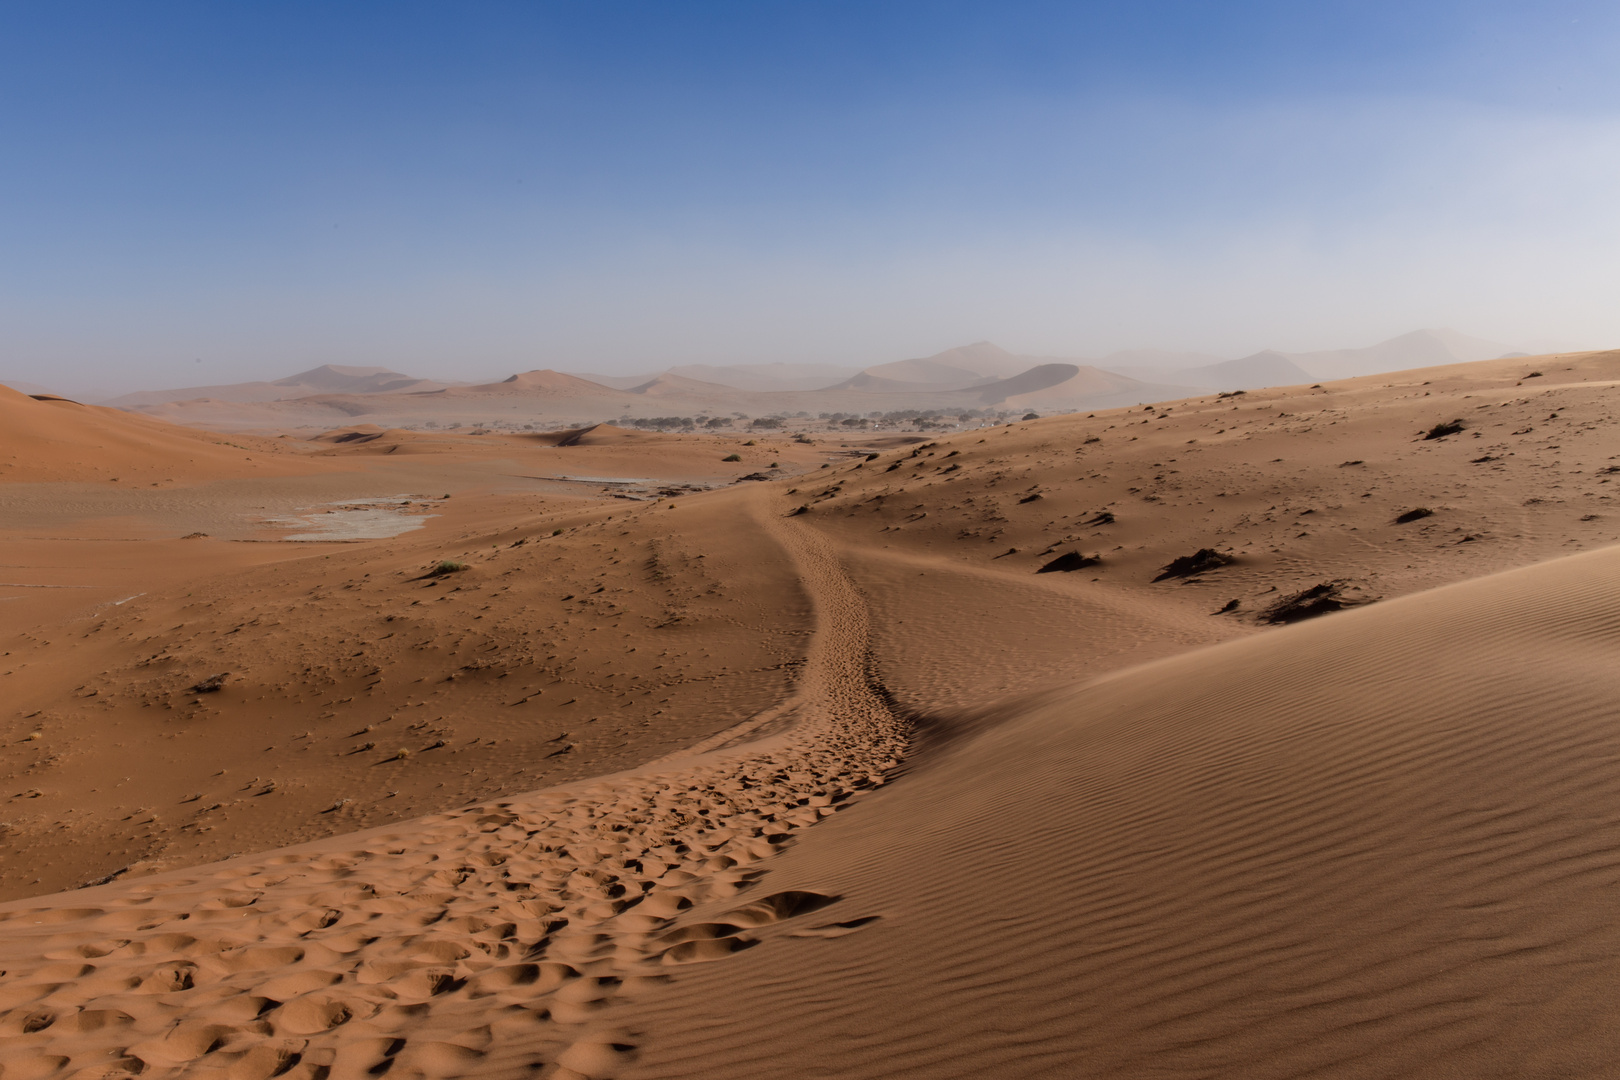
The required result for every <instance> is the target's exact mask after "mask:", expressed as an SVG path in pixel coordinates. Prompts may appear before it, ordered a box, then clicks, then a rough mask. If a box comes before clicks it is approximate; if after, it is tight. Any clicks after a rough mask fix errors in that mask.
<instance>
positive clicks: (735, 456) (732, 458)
mask: <svg viewBox="0 0 1620 1080" xmlns="http://www.w3.org/2000/svg"><path fill="white" fill-rule="evenodd" d="M720 460H721V461H741V460H742V455H741V454H727V455H726V456H725V457H723V458H721V459H720Z"/></svg>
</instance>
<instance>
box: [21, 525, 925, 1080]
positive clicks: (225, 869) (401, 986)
mask: <svg viewBox="0 0 1620 1080" xmlns="http://www.w3.org/2000/svg"><path fill="white" fill-rule="evenodd" d="M771 532H772V534H773V535H774V536H776V537H777V538H778V539H779V540H781V541H782V542H783V543H784V544H785V546H787V547H788V549H789V551H790V553H791V555H792V557H793V558H794V559H795V562H796V563H797V564H798V565H799V566H800V567H801V569H802V570H803V571H804V578H805V581H806V584H807V586H808V587H809V590H810V593H811V595H812V597H813V598H814V599H815V604H816V615H817V623H818V629H819V631H820V632H819V633H818V634H817V636H816V643H815V645H814V647H813V648H812V649H811V651H810V655H809V659H808V663H807V666H806V669H805V672H804V675H803V678H802V679H801V680H800V683H799V686H798V689H797V692H796V694H795V697H794V699H793V703H792V707H793V710H794V711H795V712H796V713H797V714H798V715H799V720H798V722H797V723H796V724H795V725H794V726H793V727H792V729H791V730H790V731H789V732H787V733H785V734H782V735H779V736H776V737H774V738H772V739H769V740H767V741H765V742H763V743H759V744H754V745H749V746H747V747H745V748H743V749H739V750H732V751H718V752H711V753H709V754H707V755H698V756H696V757H689V758H688V759H687V760H685V761H684V762H681V763H679V764H675V763H670V764H669V765H666V766H665V767H663V768H661V769H653V770H641V771H638V772H635V773H631V774H626V775H624V776H621V777H616V778H607V779H604V780H600V781H596V782H594V783H591V784H589V785H582V786H581V787H580V788H579V789H577V790H568V789H563V790H554V791H551V792H547V793H543V794H539V795H535V796H528V797H523V798H515V799H510V800H501V801H498V802H495V803H490V804H486V805H482V806H477V807H473V808H469V809H466V810H463V811H460V812H458V813H457V814H454V815H448V816H443V817H438V818H429V819H425V820H421V821H417V822H413V823H411V824H410V825H409V826H407V827H405V828H402V829H390V830H381V831H372V832H370V833H367V834H361V835H359V836H355V837H351V838H344V839H343V840H341V841H338V842H327V843H326V844H325V845H322V846H321V847H319V848H317V849H314V850H310V851H296V850H295V851H286V852H281V853H277V854H275V855H273V856H270V857H268V858H258V859H255V858H251V857H250V858H245V859H236V860H232V861H230V862H229V863H226V864H222V865H220V866H218V867H217V868H210V869H209V870H206V871H204V872H203V873H193V874H185V873H181V874H171V875H167V876H161V877H157V878H151V879H147V880H145V881H142V882H139V883H138V884H130V885H110V886H104V887H101V888H99V889H94V890H89V891H86V892H83V893H82V894H80V895H79V896H77V897H75V898H74V906H73V907H64V906H61V905H51V906H44V907H41V906H38V905H35V904H29V903H23V904H14V905H10V906H9V908H0V922H3V923H4V924H6V930H7V934H6V938H5V942H4V944H0V964H4V965H5V969H6V973H5V982H4V984H3V986H4V988H3V990H0V993H3V994H4V997H3V998H0V1003H3V1005H4V1007H5V1009H6V1011H5V1012H4V1014H3V1015H0V1025H3V1026H4V1027H5V1028H6V1029H7V1030H9V1031H10V1032H11V1033H12V1035H13V1038H11V1039H8V1040H7V1046H6V1049H5V1050H4V1051H0V1064H3V1066H4V1068H5V1070H6V1073H5V1074H6V1075H8V1076H9V1075H11V1074H12V1073H13V1072H16V1073H18V1074H34V1073H38V1072H40V1071H42V1070H43V1071H44V1072H55V1071H61V1070H68V1071H70V1072H75V1073H76V1072H79V1071H82V1070H85V1069H90V1070H95V1071H96V1073H97V1075H102V1076H112V1075H118V1074H120V1073H123V1074H126V1075H133V1074H140V1075H143V1076H153V1075H156V1076H161V1075H167V1074H168V1071H169V1070H186V1071H193V1070H198V1071H212V1070H214V1069H218V1070H221V1071H225V1072H227V1074H228V1075H229V1076H230V1077H232V1080H242V1078H247V1077H269V1076H272V1075H289V1076H295V1077H306V1076H307V1077H318V1076H324V1075H330V1076H332V1077H334V1078H339V1080H341V1078H343V1077H349V1076H354V1077H360V1076H367V1075H376V1074H378V1073H379V1072H381V1071H384V1070H387V1071H389V1072H391V1073H397V1074H398V1075H400V1076H442V1075H454V1074H456V1073H458V1072H461V1071H464V1070H466V1069H469V1068H477V1070H478V1071H479V1072H480V1074H484V1075H512V1076H529V1075H533V1074H534V1072H533V1070H534V1069H535V1068H537V1067H542V1066H554V1067H552V1068H549V1069H548V1071H547V1075H549V1076H552V1077H555V1078H557V1080H567V1078H570V1077H577V1076H586V1077H596V1076H610V1075H614V1074H615V1073H616V1072H617V1071H618V1070H619V1069H620V1068H622V1067H623V1066H624V1065H626V1064H628V1063H629V1062H630V1061H631V1060H633V1056H634V1053H635V1051H636V1046H637V1036H636V1034H635V1033H634V1031H633V1030H626V1029H621V1028H602V1027H601V1026H600V1025H598V1024H595V1023H593V1021H594V1020H595V1018H596V1016H597V1014H598V1013H599V1012H600V1011H601V1010H602V1009H604V1008H606V1007H607V1006H608V1005H610V1004H611V1002H612V1001H614V1000H616V999H617V998H619V997H621V996H624V995H631V996H634V995H635V994H636V993H638V992H644V991H645V990H646V989H647V988H648V987H649V986H651V985H655V984H659V983H662V982H664V981H667V980H668V979H669V978H670V975H669V972H671V971H672V970H677V969H679V968H680V967H681V966H683V965H686V964H692V963H699V962H704V961H712V960H719V959H724V958H726V957H729V956H730V955H732V954H733V953H738V952H741V951H743V950H745V949H748V948H750V947H752V946H754V945H756V944H759V942H760V939H759V937H758V936H757V932H758V931H760V930H762V929H766V928H771V927H774V925H775V924H777V923H780V922H782V921H784V920H793V919H797V918H798V917H800V916H803V915H807V914H810V913H812V912H817V911H819V910H820V909H822V908H824V907H827V906H830V905H832V904H835V903H836V902H837V900H838V897H836V896H834V895H828V894H823V893H816V892H813V891H804V890H795V891H784V892H774V893H767V890H766V889H764V888H763V887H760V884H759V879H760V878H761V877H762V876H764V875H763V874H762V872H761V871H759V870H750V869H746V868H747V867H750V866H751V865H753V864H757V863H759V862H760V861H761V860H763V859H768V858H769V857H770V856H771V855H773V854H774V853H775V852H776V851H777V850H779V849H780V848H781V847H782V846H783V845H785V844H787V843H789V842H790V841H791V840H792V838H793V834H794V832H795V830H797V829H799V828H802V827H804V826H807V825H810V824H814V823H815V822H817V821H818V820H820V819H821V818H822V817H824V816H826V815H829V814H832V813H835V812H836V811H837V810H839V809H841V808H843V807H844V806H846V805H848V800H849V799H850V797H851V796H852V795H854V794H855V793H856V792H858V791H860V790H862V789H864V788H868V787H871V786H874V785H877V784H880V783H881V782H882V781H883V779H884V775H885V773H886V772H887V771H888V770H890V769H892V768H894V766H895V765H896V764H897V763H898V758H899V756H900V755H901V754H902V753H903V750H904V744H905V738H906V736H905V726H904V723H903V721H902V720H900V719H899V718H898V717H897V716H895V715H894V713H893V712H892V710H891V709H890V708H889V706H888V705H887V703H886V702H885V701H884V700H883V698H882V695H881V694H880V693H878V692H877V691H876V690H875V689H874V688H873V687H872V686H871V685H870V682H869V668H868V657H867V649H866V625H865V617H864V608H863V605H862V604H861V602H860V599H859V597H858V595H856V593H855V591H854V589H853V587H852V586H851V584H850V583H849V581H848V579H847V577H845V576H844V575H843V573H842V571H841V569H840V568H839V567H838V564H837V561H836V559H835V558H834V557H832V556H831V554H830V553H829V550H828V548H827V546H826V544H825V542H824V541H820V540H819V539H818V538H816V537H814V536H813V535H812V534H810V533H808V531H805V530H801V529H798V528H796V527H795V526H792V525H790V524H784V523H773V527H772V529H771ZM716 898H725V899H731V898H736V903H737V906H735V907H734V908H731V909H729V910H727V911H725V912H723V913H722V914H721V916H720V917H719V919H718V920H717V921H709V922H697V923H693V922H686V923H685V924H684V925H681V926H679V927H678V928H676V929H671V926H672V924H673V923H674V922H675V921H677V917H678V916H679V914H680V912H681V911H682V910H683V909H685V908H687V907H690V906H692V905H693V904H695V903H696V904H701V903H704V902H706V901H711V900H714V899H716ZM424 902H426V904H427V905H429V906H428V907H424ZM797 925H803V924H802V923H799V924H797ZM860 925H862V924H861V923H860V922H859V921H857V920H845V921H844V922H842V923H839V922H834V923H827V924H824V925H822V926H820V927H815V928H811V929H812V931H813V932H815V933H818V934H821V935H824V936H832V935H837V934H840V933H843V932H846V931H853V930H854V929H857V928H859V926H860ZM36 928H39V929H36Z"/></svg>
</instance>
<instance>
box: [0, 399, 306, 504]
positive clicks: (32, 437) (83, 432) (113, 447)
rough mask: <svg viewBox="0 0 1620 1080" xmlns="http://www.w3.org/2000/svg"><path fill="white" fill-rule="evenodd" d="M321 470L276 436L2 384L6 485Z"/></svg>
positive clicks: (0, 475)
mask: <svg viewBox="0 0 1620 1080" xmlns="http://www.w3.org/2000/svg"><path fill="white" fill-rule="evenodd" d="M320 468H321V466H320V465H318V464H313V463H310V462H308V461H307V460H299V455H298V453H297V452H296V451H295V450H293V449H292V448H290V447H286V446H283V445H280V444H279V443H278V442H277V441H276V440H271V439H262V438H255V437H252V436H231V437H226V436H223V435H215V434H213V433H212V432H202V431H195V430H192V429H189V428H182V427H176V426H175V425H173V424H167V423H164V422H162V421H159V420H152V419H148V418H147V417H144V416H134V415H131V414H129V413H125V412H120V411H119V410H117V409H105V408H101V407H99V406H94V405H81V404H79V403H78V402H74V401H68V400H66V399H62V398H52V399H48V400H44V401H39V400H35V399H34V398H31V397H29V396H28V395H26V394H19V393H18V392H17V391H15V390H12V389H11V388H10V387H7V386H0V483H18V482H23V483H27V482H38V481H47V480H117V481H120V482H122V483H125V484H135V483H147V484H150V483H166V482H167V483H172V482H175V481H176V480H180V481H184V482H196V481H198V480H204V479H211V478H216V477H220V476H249V475H257V476H285V475H292V474H297V473H307V472H315V471H318V470H319V469H320Z"/></svg>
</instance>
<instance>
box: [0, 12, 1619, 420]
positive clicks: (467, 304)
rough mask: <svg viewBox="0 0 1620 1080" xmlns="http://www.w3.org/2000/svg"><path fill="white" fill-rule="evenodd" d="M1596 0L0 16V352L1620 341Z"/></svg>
mask: <svg viewBox="0 0 1620 1080" xmlns="http://www.w3.org/2000/svg"><path fill="white" fill-rule="evenodd" d="M1617 46H1620V5H1615V4H1614V3H1612V2H1609V3H1584V2H1583V3H1559V2H1556V0H1554V2H1546V0H1543V2H1538V3H1533V4H1532V3H1515V4H1502V3H1491V2H1488V0H1485V2H1482V0H1458V2H1448V3H1434V2H1424V0H1402V2H1398V3H1383V2H1378V0H1354V2H1345V3H1338V2H1332V0H1309V2H1301V0H1280V2H1275V3H1255V2H1243V0H1223V2H1215V0H1196V2H1155V0H1121V2H1118V3H1088V2H1084V0H1075V2H1069V3H1019V2H1015V0H995V2H989V0H986V2H981V3H972V4H958V3H949V2H944V0H928V2H918V3H886V2H883V0H858V2H852V3H826V2H817V0H797V2H772V0H739V2H736V3H709V2H704V0H681V2H672V0H664V2H659V3H614V2H612V0H579V2H576V3H543V2H536V0H526V2H519V3H494V2H491V3H479V2H468V3H444V2H434V3H410V2H404V0H386V2H379V3H364V2H357V0H344V2H342V3H337V4H334V3H329V2H324V0H323V2H318V3H296V2H290V0H276V2H273V3H272V2H263V3H249V2H242V3H228V4H221V3H218V2H216V0H200V2H197V3H164V2H160V0H143V2H141V3H129V2H127V0H117V2H106V3H76V2H73V0H38V2H27V0H11V2H8V3H6V4H5V5H4V6H3V7H0V374H4V375H7V376H10V377H13V378H22V379H32V380H33V381H36V382H43V383H49V384H51V385H54V386H60V387H62V388H64V389H82V388H91V387H94V388H101V389H106V390H109V391H111V390H122V389H130V388H135V387H148V386H165V385H182V384H196V383H209V382H227V381H236V380H239V379H244V378H257V377H267V376H268V377H273V376H277V375H281V374H286V373H290V372H292V371H295V370H299V369H301V368H304V367H310V366H313V365H315V364H318V363H349V364H388V365H391V366H394V367H398V368H402V369H404V370H407V371H411V372H415V373H421V374H441V375H447V376H453V377H481V376H486V375H501V374H505V373H508V372H510V371H512V370H519V369H526V368H532V367H559V368H563V369H572V370H580V369H586V368H590V369H595V370H599V371H605V372H633V371H646V370H653V369H657V368H661V367H664V366H667V365H669V364H673V363H683V362H695V361H706V362H719V363H741V362H760V361H771V360H790V361H800V360H827V361H834V362H841V363H861V364H865V363H872V362H878V361H883V360H890V359H896V358H899V357H903V356H914V355H922V354H926V353H930V352H934V351H937V350H938V349H941V348H945V347H948V346H950V345H955V344H961V343H964V342H968V341H974V340H979V339H985V338H988V339H991V340H994V341H996V342H999V343H1001V344H1003V345H1006V346H1007V347H1009V348H1013V349H1015V350H1018V351H1022V352H1036V353H1047V354H1058V355H1099V354H1101V353H1104V352H1107V351H1109V350H1112V349H1116V348H1122V347H1134V346H1158V347H1166V348H1186V349H1199V350H1204V351H1210V352H1215V353H1219V354H1223V355H1231V356H1236V355H1240V354H1243V353H1247V352H1251V351H1253V350H1255V349H1259V348H1262V347H1278V348H1284V349H1310V348H1328V347H1340V346H1348V345H1361V344H1369V343H1371V342H1373V341H1376V340H1380V339H1382V338H1386V337H1391V336H1393V335H1395V334H1397V333H1401V332H1404V331H1407V330H1411V329H1415V328H1417V327H1420V326H1447V325H1449V326H1454V327H1456V328H1457V329H1460V330H1463V331H1464V332H1467V333H1471V334H1475V335H1477V336H1481V337H1487V338H1491V339H1493V340H1501V341H1504V342H1506V343H1508V344H1511V345H1515V346H1524V345H1530V346H1534V345H1540V344H1548V345H1552V344H1557V345H1563V346H1569V347H1576V346H1585V347H1596V346H1607V345H1620V303H1616V300H1617V298H1620V77H1617V76H1616V74H1615V70H1616V69H1615V60H1616V56H1617Z"/></svg>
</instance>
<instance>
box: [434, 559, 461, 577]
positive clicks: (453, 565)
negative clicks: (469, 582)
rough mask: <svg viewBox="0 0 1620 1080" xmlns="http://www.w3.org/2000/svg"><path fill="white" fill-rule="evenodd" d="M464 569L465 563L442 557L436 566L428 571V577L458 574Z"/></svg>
mask: <svg viewBox="0 0 1620 1080" xmlns="http://www.w3.org/2000/svg"><path fill="white" fill-rule="evenodd" d="M465 569H467V564H466V563H464V562H456V560H454V559H442V560H440V562H439V565H438V566H435V567H434V568H433V569H432V570H429V571H428V577H443V576H444V575H446V574H459V573H460V572H461V571H463V570H465Z"/></svg>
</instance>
